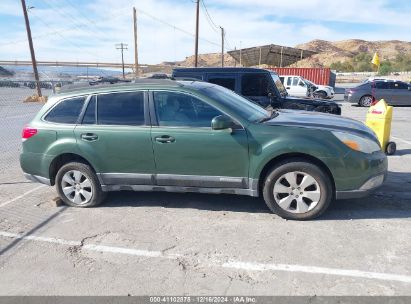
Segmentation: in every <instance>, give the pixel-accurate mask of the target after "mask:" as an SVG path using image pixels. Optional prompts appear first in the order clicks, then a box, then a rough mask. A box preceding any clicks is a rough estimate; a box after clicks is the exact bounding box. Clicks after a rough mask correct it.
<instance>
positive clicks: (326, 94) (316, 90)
mask: <svg viewBox="0 0 411 304" xmlns="http://www.w3.org/2000/svg"><path fill="white" fill-rule="evenodd" d="M305 81H306V82H307V83H308V84H309V85H310V86H312V87H313V90H312V91H313V92H312V95H313V97H315V98H322V99H331V98H334V95H335V92H334V88H333V87H331V86H326V85H321V84H315V83H314V82H312V81H310V80H305Z"/></svg>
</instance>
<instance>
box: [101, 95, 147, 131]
mask: <svg viewBox="0 0 411 304" xmlns="http://www.w3.org/2000/svg"><path fill="white" fill-rule="evenodd" d="M97 121H98V124H100V125H131V126H138V125H144V122H145V121H144V93H143V92H126V93H114V94H101V95H98V97H97Z"/></svg>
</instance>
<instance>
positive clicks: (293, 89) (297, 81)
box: [280, 75, 311, 97]
mask: <svg viewBox="0 0 411 304" xmlns="http://www.w3.org/2000/svg"><path fill="white" fill-rule="evenodd" d="M280 79H281V82H282V83H283V85H284V87H285V88H286V90H287V93H288V94H289V95H291V96H298V97H310V95H311V92H310V88H309V86H308V85H307V83H306V82H305V79H304V78H302V77H301V76H296V75H287V76H285V75H284V76H282V75H280Z"/></svg>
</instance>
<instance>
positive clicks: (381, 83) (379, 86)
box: [375, 81, 389, 90]
mask: <svg viewBox="0 0 411 304" xmlns="http://www.w3.org/2000/svg"><path fill="white" fill-rule="evenodd" d="M375 87H376V88H377V89H380V90H387V89H389V83H388V82H384V81H378V82H376V83H375Z"/></svg>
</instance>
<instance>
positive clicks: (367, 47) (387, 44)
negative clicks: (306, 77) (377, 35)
mask: <svg viewBox="0 0 411 304" xmlns="http://www.w3.org/2000/svg"><path fill="white" fill-rule="evenodd" d="M296 47H297V48H301V49H304V50H311V51H316V52H318V53H319V54H317V55H314V56H312V57H310V58H307V59H304V60H302V61H299V62H297V63H296V64H294V65H293V66H295V67H328V66H330V65H331V63H334V62H336V61H341V62H343V61H347V60H349V59H350V58H352V57H354V56H355V55H357V54H359V53H364V52H366V53H370V54H374V53H375V52H378V54H379V56H380V59H381V60H387V59H390V60H392V59H395V57H396V56H397V55H398V54H408V55H411V42H406V41H398V40H389V41H365V40H359V39H350V40H342V41H335V42H331V41H326V40H313V41H310V42H307V43H303V44H299V45H296Z"/></svg>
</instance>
